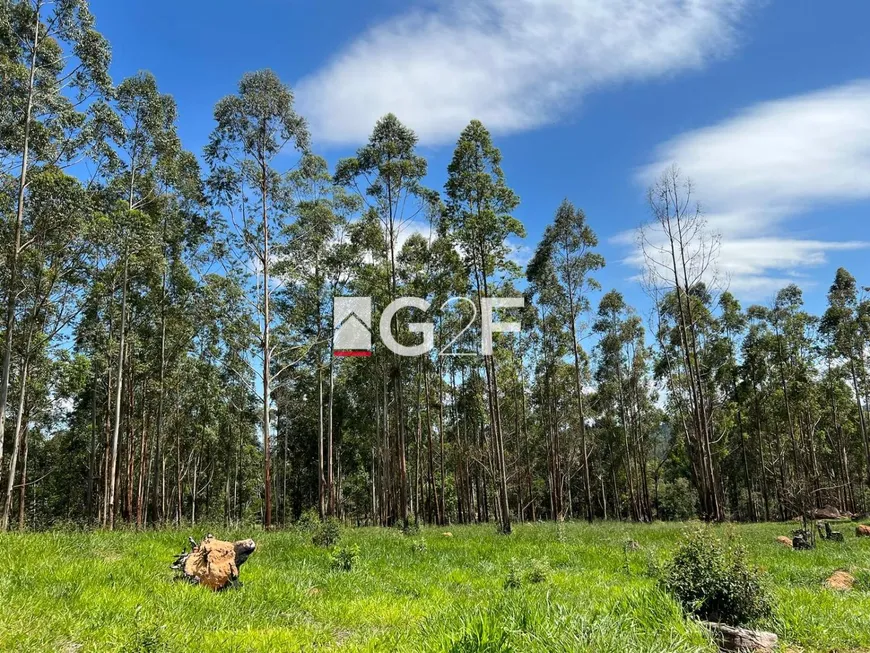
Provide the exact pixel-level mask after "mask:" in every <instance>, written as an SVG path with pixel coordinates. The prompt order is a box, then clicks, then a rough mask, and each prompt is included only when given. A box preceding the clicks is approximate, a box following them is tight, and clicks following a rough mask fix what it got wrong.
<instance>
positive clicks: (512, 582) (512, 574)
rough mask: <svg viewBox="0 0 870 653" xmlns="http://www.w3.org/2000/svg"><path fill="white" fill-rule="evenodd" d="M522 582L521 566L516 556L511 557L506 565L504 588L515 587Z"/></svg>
mask: <svg viewBox="0 0 870 653" xmlns="http://www.w3.org/2000/svg"><path fill="white" fill-rule="evenodd" d="M522 584H523V568H522V566H521V565H520V563H519V561H518V560H517V559H516V558H511V561H510V565H509V566H508V575H507V578H505V581H504V588H505V589H506V590H508V589H516V588H518V587H520V586H522Z"/></svg>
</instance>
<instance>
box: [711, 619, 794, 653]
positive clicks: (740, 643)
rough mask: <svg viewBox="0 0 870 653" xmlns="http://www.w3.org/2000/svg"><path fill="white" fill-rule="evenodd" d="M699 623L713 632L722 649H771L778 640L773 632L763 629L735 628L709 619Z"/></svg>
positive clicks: (717, 643)
mask: <svg viewBox="0 0 870 653" xmlns="http://www.w3.org/2000/svg"><path fill="white" fill-rule="evenodd" d="M701 624H702V625H703V626H704V627H705V628H707V629H708V630H709V631H710V632H711V633H712V634H713V639H714V640H715V641H716V645H717V646H718V647H719V648H720V649H721V650H723V651H773V650H774V649H775V648H776V644H777V642H778V641H779V637H777V636H776V635H775V634H774V633H768V632H765V631H763V630H749V629H748V628H735V627H734V626H726V625H725V624H716V623H712V622H709V621H702V622H701Z"/></svg>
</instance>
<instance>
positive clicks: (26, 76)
mask: <svg viewBox="0 0 870 653" xmlns="http://www.w3.org/2000/svg"><path fill="white" fill-rule="evenodd" d="M110 59H111V54H110V46H109V44H108V43H107V41H106V40H105V39H104V38H103V37H102V36H101V35H100V33H99V32H98V31H97V30H96V26H95V22H94V19H93V17H92V16H91V14H90V13H89V10H88V6H87V2H86V1H85V0H55V1H54V2H50V3H49V2H46V1H44V0H7V1H5V2H2V3H0V98H2V102H0V215H2V218H0V220H2V221H0V229H2V237H0V247H2V258H0V302H2V322H0V345H2V354H0V358H2V362H0V365H2V369H0V505H2V529H4V530H5V529H10V528H15V527H17V528H22V529H24V528H45V527H50V526H53V525H59V524H64V523H70V522H73V523H77V524H81V525H93V526H102V527H106V528H115V527H120V526H122V525H135V526H137V527H140V526H149V527H150V526H155V525H161V524H182V523H184V524H188V523H196V522H201V521H210V522H226V523H232V524H236V523H262V524H264V525H265V526H266V527H270V526H276V525H283V524H286V523H289V522H291V521H293V520H296V519H298V518H300V516H301V515H303V514H305V515H306V516H311V515H313V514H314V513H317V514H318V515H319V516H320V517H328V516H335V517H338V518H341V519H344V520H346V521H348V522H350V523H356V524H377V525H397V524H398V525H401V524H407V523H409V522H414V521H420V522H425V523H431V524H447V523H468V522H493V523H495V524H497V525H498V526H499V528H500V529H501V530H502V531H504V532H510V529H511V523H512V522H515V521H529V520H542V519H555V520H561V519H569V518H574V519H589V520H592V519H627V520H637V521H650V520H655V519H685V518H689V517H693V516H698V517H701V518H704V519H708V520H715V521H718V520H726V519H739V520H752V521H761V520H779V519H790V518H792V517H794V516H796V515H800V514H804V513H807V512H809V511H810V510H811V509H812V508H814V507H821V506H825V505H833V506H836V507H838V508H840V509H841V510H848V511H852V512H864V511H867V510H868V509H870V437H868V425H867V419H868V413H867V409H868V406H870V361H868V357H867V353H868V351H870V298H868V295H867V289H866V288H862V287H861V286H860V284H859V283H858V282H857V281H856V280H855V279H854V278H853V277H852V276H851V275H850V274H849V272H848V271H846V270H844V269H840V270H838V271H837V273H836V278H835V279H833V280H832V284H831V286H830V291H829V293H828V305H827V309H826V310H825V312H824V314H823V315H812V314H810V313H808V312H807V311H806V310H805V309H804V308H803V300H802V294H801V290H800V288H798V287H797V286H795V285H789V286H787V287H785V288H783V289H782V290H781V291H780V292H779V293H777V294H776V296H775V299H773V300H772V302H770V303H769V304H768V305H763V306H761V305H757V306H746V307H744V306H741V305H740V303H739V302H738V301H737V299H736V298H735V297H734V296H733V295H732V294H731V293H729V292H728V290H727V279H725V278H722V277H721V276H720V275H719V274H717V272H716V270H717V257H718V250H719V242H718V239H717V237H716V235H715V234H714V233H711V232H710V230H709V228H708V225H707V223H706V222H705V220H704V216H703V215H702V214H701V213H700V211H699V210H698V209H697V208H696V199H695V197H694V195H693V189H692V186H691V183H690V181H689V180H688V178H686V177H683V176H681V173H680V172H679V170H678V169H677V168H676V167H674V168H671V169H669V170H665V171H663V173H662V176H661V178H660V180H659V182H658V183H657V184H655V185H654V186H653V187H652V188H650V190H649V220H648V224H647V225H646V226H644V227H643V228H642V229H640V230H639V232H638V240H637V247H638V249H639V251H641V252H642V253H643V259H644V260H645V262H646V265H645V272H644V274H643V279H642V281H641V284H642V286H643V289H644V290H645V292H646V294H647V296H648V297H649V302H648V307H644V309H643V310H642V311H638V310H636V309H634V308H632V307H631V306H629V305H628V304H627V303H626V301H625V299H624V297H623V295H622V294H621V293H620V292H619V291H618V290H610V289H606V288H601V287H600V285H599V284H598V282H597V281H596V274H597V273H598V271H599V270H601V268H602V267H603V266H604V265H605V261H604V259H603V257H602V256H601V255H600V254H599V253H598V251H597V247H598V240H597V236H596V233H595V231H596V225H595V224H594V216H592V219H591V220H587V218H586V216H585V214H584V212H583V210H582V209H581V208H579V207H578V206H577V205H575V204H572V203H571V202H570V201H568V200H566V201H564V202H563V203H562V204H561V205H559V206H554V207H553V217H552V220H551V222H550V224H549V226H547V227H546V230H545V231H544V234H543V237H542V239H541V241H540V243H538V244H537V246H536V249H535V251H534V256H533V257H532V259H531V261H530V262H529V264H528V265H527V266H526V267H525V269H523V267H522V266H520V265H518V264H517V262H516V257H515V256H514V255H513V250H512V247H511V245H510V242H511V240H512V239H516V238H521V237H524V236H525V232H524V227H523V225H522V223H521V222H519V221H518V220H517V219H516V218H515V217H514V212H515V210H516V208H517V206H518V205H519V202H520V199H519V197H518V195H517V194H516V193H515V192H514V191H513V190H512V188H511V186H510V184H509V181H508V180H507V179H506V178H505V175H504V173H503V171H502V168H501V156H500V153H499V150H498V149H497V148H496V146H495V145H494V143H493V141H492V139H491V136H490V134H489V132H488V131H487V129H486V127H485V126H484V125H483V124H481V123H480V122H478V121H472V122H471V123H470V124H469V125H468V126H467V127H466V128H465V130H464V131H463V132H462V133H461V134H459V135H458V140H457V142H456V147H455V151H454V154H453V157H452V160H451V162H450V165H449V167H448V170H447V182H446V184H445V185H444V187H443V188H442V189H432V188H427V187H426V186H425V181H426V179H427V161H426V159H425V158H424V157H422V156H421V155H420V154H419V152H418V151H417V149H416V142H417V139H416V137H415V134H414V132H413V131H412V130H411V129H409V128H408V127H407V126H405V125H403V124H402V123H401V122H400V120H399V119H398V118H397V117H396V116H393V115H386V116H384V117H383V118H382V119H381V120H379V121H378V122H377V124H375V125H373V126H372V132H371V136H370V138H369V140H368V142H367V143H366V144H365V145H363V146H362V147H361V148H359V150H358V151H357V152H356V155H355V156H352V157H350V158H347V159H343V160H340V161H338V162H337V164H336V165H335V167H334V169H330V167H329V165H328V164H327V162H326V161H325V159H324V158H322V157H321V156H319V155H318V154H317V153H316V151H317V144H316V143H312V142H311V139H310V137H309V132H308V128H307V126H306V122H305V119H304V117H303V116H300V115H298V114H297V113H296V112H295V110H294V105H293V93H292V91H291V89H290V88H289V87H288V86H286V85H285V84H284V83H282V81H281V80H280V79H278V77H277V76H276V75H275V74H274V73H272V72H271V71H269V70H262V71H258V72H254V73H250V74H247V75H245V76H244V77H243V78H242V79H241V81H240V82H239V84H238V88H237V89H235V91H234V92H232V93H231V94H229V95H227V96H226V97H224V98H223V99H220V100H219V101H218V102H217V104H216V105H215V109H214V120H213V130H212V132H211V136H210V138H209V142H208V145H207V147H206V148H205V151H204V152H199V153H192V152H188V151H186V150H185V149H184V147H183V144H182V143H181V142H180V140H179V137H178V135H177V131H176V120H177V115H176V106H175V104H174V102H173V99H172V97H171V96H169V95H166V94H163V93H161V92H160V90H159V88H158V84H157V80H155V79H154V77H153V76H151V75H150V74H148V73H140V74H138V75H136V76H134V77H131V78H128V79H124V80H121V81H120V82H116V81H113V80H112V79H111V78H110V76H109V74H108V68H109V64H110ZM227 90H228V91H232V89H227ZM574 199H575V200H576V201H582V198H574ZM412 224H413V225H419V224H428V225H429V229H428V230H427V231H425V232H423V233H421V232H420V230H419V229H417V230H413V231H412V229H411V226H412ZM343 295H353V296H364V297H371V298H372V302H373V306H374V315H373V320H372V322H373V324H377V323H378V320H379V317H380V312H381V311H382V310H383V309H384V307H385V306H386V305H388V304H389V303H390V302H391V301H392V300H393V299H395V298H397V297H402V296H413V297H420V298H425V299H426V300H427V301H429V302H430V303H431V305H432V309H431V310H430V311H429V313H428V314H427V315H423V314H422V313H420V312H419V311H414V310H405V311H401V312H400V313H398V314H397V315H396V317H395V319H394V320H393V324H392V328H393V331H394V332H395V334H396V337H397V339H398V340H399V341H401V342H403V343H407V344H413V343H416V342H417V341H418V340H419V335H417V334H415V333H413V332H412V331H410V330H409V325H410V324H411V323H413V322H418V321H421V320H423V321H427V320H428V321H431V322H433V323H434V331H435V344H436V346H435V348H434V349H433V351H432V352H431V353H430V354H429V355H424V356H416V357H407V356H398V355H396V354H394V353H392V352H391V351H389V350H388V349H387V348H386V347H384V346H383V345H382V344H381V343H380V341H379V340H378V338H377V337H376V338H375V339H374V347H373V352H372V355H371V356H370V357H348V358H346V357H335V356H333V353H332V352H333V347H332V337H333V333H334V331H333V319H332V317H333V316H332V302H333V297H335V296H343ZM483 297H524V298H525V306H524V308H522V309H505V310H502V311H501V319H503V320H507V319H513V320H515V321H521V323H522V330H521V332H520V333H519V334H496V336H495V344H494V352H493V355H492V356H483V355H480V354H479V349H480V341H481V317H480V316H481V302H480V299H481V298H483ZM458 298H467V299H464V300H460V299H458Z"/></svg>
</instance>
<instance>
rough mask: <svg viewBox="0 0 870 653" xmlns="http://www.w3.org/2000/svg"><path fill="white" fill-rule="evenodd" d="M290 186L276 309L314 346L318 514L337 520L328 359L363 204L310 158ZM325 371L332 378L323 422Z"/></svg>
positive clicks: (353, 262) (356, 256)
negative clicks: (335, 305)
mask: <svg viewBox="0 0 870 653" xmlns="http://www.w3.org/2000/svg"><path fill="white" fill-rule="evenodd" d="M288 182H289V191H290V193H291V194H292V197H293V203H294V214H295V220H294V222H292V223H291V224H289V225H288V226H287V227H286V228H285V233H284V235H285V236H286V238H285V242H284V243H283V244H282V246H281V248H280V249H279V250H277V252H276V255H277V257H278V259H279V260H278V262H277V263H276V266H275V273H276V275H278V276H280V277H281V278H282V279H285V280H286V281H287V283H285V284H284V286H283V287H282V289H281V292H280V293H279V295H278V297H277V306H278V310H279V312H281V313H282V314H283V315H284V316H285V320H284V324H285V325H292V328H291V329H290V330H291V331H293V332H294V333H295V334H296V339H297V340H299V341H301V342H312V343H313V346H311V347H310V350H311V355H312V356H313V358H314V365H315V369H316V376H317V388H318V391H317V394H318V401H319V403H318V406H319V409H318V418H317V423H318V511H319V513H320V515H321V516H326V515H333V514H334V513H335V508H336V493H335V477H334V451H333V449H334V447H333V440H334V423H333V408H334V403H335V402H334V394H335V364H336V361H335V357H334V356H332V355H331V354H330V352H331V351H332V349H333V347H332V335H333V331H332V326H331V323H330V321H329V319H328V318H329V315H330V313H331V308H332V302H333V298H334V297H335V296H337V295H341V294H343V293H344V292H345V288H346V287H347V284H348V283H349V282H350V280H351V278H352V276H353V275H354V273H355V272H356V270H357V268H358V265H359V263H360V251H359V248H358V247H357V246H356V245H355V244H354V243H353V242H352V241H351V238H350V231H349V223H350V220H351V218H352V217H353V216H354V214H355V213H356V212H357V211H358V210H359V206H360V201H359V198H358V197H357V196H356V194H354V193H348V192H347V191H346V189H345V188H344V187H342V186H340V185H338V184H336V183H335V181H334V179H333V177H332V175H331V174H330V173H329V168H328V166H327V163H326V161H325V160H324V159H323V158H322V157H319V156H314V155H308V156H306V157H305V158H304V159H303V162H302V165H300V166H299V168H298V169H297V170H294V171H293V172H292V173H290V175H288ZM327 334H329V335H327ZM327 345H329V346H328V347H327ZM327 356H328V357H329V362H328V363H327V362H326V358H327ZM324 369H326V370H328V376H329V380H328V398H327V404H328V408H327V415H326V418H325V419H324V413H323V403H324V398H323V394H324V391H323V372H324ZM285 451H286V443H285ZM285 473H286V469H285ZM284 499H286V497H282V501H283V500H284Z"/></svg>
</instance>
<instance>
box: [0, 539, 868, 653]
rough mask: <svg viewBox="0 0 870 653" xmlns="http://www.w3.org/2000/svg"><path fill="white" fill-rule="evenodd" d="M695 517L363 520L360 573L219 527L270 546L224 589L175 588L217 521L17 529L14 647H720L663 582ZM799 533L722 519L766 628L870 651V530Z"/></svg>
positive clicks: (7, 632)
mask: <svg viewBox="0 0 870 653" xmlns="http://www.w3.org/2000/svg"><path fill="white" fill-rule="evenodd" d="M697 527H698V526H697V525H693V526H691V528H697ZM688 528H689V527H688V526H686V525H681V524H654V525H646V526H644V525H627V524H618V523H608V524H596V525H594V526H588V525H586V524H566V525H565V526H564V530H563V531H562V533H561V535H560V532H559V530H557V527H556V526H555V525H553V524H536V525H520V526H517V527H516V529H515V533H514V535H512V536H510V537H504V536H501V535H498V534H497V533H496V532H495V529H494V528H493V527H488V526H473V527H451V529H450V530H451V532H452V533H453V537H450V538H448V537H444V536H443V535H442V534H441V531H440V530H434V529H422V531H421V532H420V534H417V535H414V536H403V535H402V533H401V532H399V531H397V530H386V529H348V530H344V531H343V533H342V537H341V543H342V545H344V546H348V547H353V546H354V545H356V546H359V550H360V554H359V558H358V559H357V560H356V562H355V563H354V564H353V566H352V568H351V569H350V571H343V570H340V569H336V568H335V565H333V563H332V556H331V554H330V550H329V549H328V548H324V547H317V546H314V545H313V544H312V541H311V533H310V532H305V531H299V532H295V531H286V532H272V533H263V532H251V531H245V532H237V533H234V532H227V531H225V530H221V529H220V528H218V527H213V528H211V530H212V531H213V532H214V533H215V534H216V535H218V536H220V537H222V538H225V539H236V538H239V537H249V536H252V537H254V538H255V539H256V541H257V552H256V553H255V554H254V555H253V556H251V558H250V559H249V560H248V562H247V563H245V565H244V567H242V570H241V581H242V583H243V587H242V588H241V589H238V590H234V591H228V592H223V593H219V594H214V593H211V592H209V591H207V590H205V589H204V588H200V587H194V586H190V585H187V584H184V583H176V582H173V580H172V578H173V572H172V571H171V570H170V569H169V564H170V562H171V561H172V558H173V554H174V553H177V552H178V551H179V550H180V549H181V547H182V546H183V545H184V543H185V542H186V539H187V536H188V535H192V536H194V537H195V538H197V539H199V538H200V537H202V535H203V533H204V532H205V531H204V530H203V529H199V528H198V529H196V530H195V531H193V530H182V531H158V532H145V533H132V532H115V533H105V532H91V533H82V532H79V533H34V534H24V535H18V534H7V535H2V536H0V568H2V570H3V573H2V574H0V650H3V651H6V650H9V651H99V652H101V653H102V652H104V651H125V652H127V651H210V652H216V651H302V650H306V651H310V650H344V651H455V652H472V651H517V652H523V653H524V652H526V651H541V652H550V651H566V652H568V651H590V652H591V651H595V652H600V651H614V652H616V651H620V652H622V651H711V652H712V651H715V650H716V649H715V647H714V646H713V645H712V643H711V642H710V640H709V639H708V637H707V636H706V634H705V633H704V631H703V630H702V628H701V627H700V626H699V625H698V624H697V623H695V622H694V621H692V620H691V619H686V618H685V617H684V616H683V614H682V613H681V610H680V608H679V607H678V606H677V604H676V603H675V602H674V601H673V600H672V599H671V597H669V596H668V595H667V594H665V593H664V592H663V591H662V590H661V589H659V588H657V584H656V581H655V577H654V574H655V569H656V567H657V566H658V565H660V564H662V563H663V562H664V561H665V560H666V559H667V558H668V557H669V555H670V554H671V552H672V551H673V549H674V546H675V543H676V541H677V540H678V539H679V537H680V536H681V534H682V533H683V532H684V531H686V530H687V529H688ZM790 528H791V526H789V525H775V524H766V525H751V526H750V525H746V526H718V527H712V530H713V531H715V533H716V535H717V536H719V537H724V538H734V539H737V540H739V541H740V542H741V543H743V544H744V546H745V547H746V549H747V551H748V558H749V561H750V562H752V563H754V564H756V565H759V566H761V567H762V568H764V569H765V570H766V572H767V574H768V576H769V580H770V583H771V585H772V586H773V594H774V602H775V606H774V614H773V616H772V617H771V618H770V619H769V620H768V621H767V622H765V623H763V624H760V625H761V626H763V627H765V628H767V629H769V630H772V631H774V632H776V633H778V634H779V635H780V638H781V640H782V641H783V642H784V643H785V644H786V645H789V646H793V647H801V648H803V649H804V650H807V651H833V650H837V651H850V650H854V651H857V650H860V649H862V648H864V649H866V648H870V584H868V580H870V571H868V570H870V540H863V541H862V540H857V539H855V538H854V537H850V536H847V540H846V542H845V543H844V544H835V543H828V542H821V543H820V544H819V548H817V549H816V550H814V551H800V552H799V551H792V550H790V549H787V548H785V547H782V545H780V544H778V543H777V542H775V540H774V538H775V536H776V535H781V534H787V532H788V530H789V529H790ZM843 530H850V529H843ZM629 540H633V541H635V542H637V543H638V544H639V548H635V547H634V546H631V547H629V546H626V543H627V542H628V541H629ZM423 542H425V544H421V543H423ZM518 564H519V565H520V566H521V567H522V566H524V565H525V566H526V567H528V568H530V569H531V568H533V567H535V566H536V565H543V566H544V568H545V569H546V573H545V574H543V575H544V576H545V578H544V580H543V581H542V582H525V581H524V580H523V581H521V582H519V583H518V586H512V584H506V582H505V581H506V579H507V577H508V574H509V573H510V571H511V568H512V565H514V566H516V565H518ZM837 569H846V570H850V571H851V572H852V573H853V574H854V575H855V576H856V577H857V578H858V584H857V585H856V589H855V590H854V591H852V592H849V593H837V592H834V591H831V590H827V589H825V588H824V580H825V578H827V576H829V575H830V574H831V573H832V572H833V571H835V570H837ZM539 575H540V574H539ZM527 577H530V576H529V575H528V574H524V573H519V575H518V578H522V579H525V578H527ZM506 585H508V586H507V587H506Z"/></svg>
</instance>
